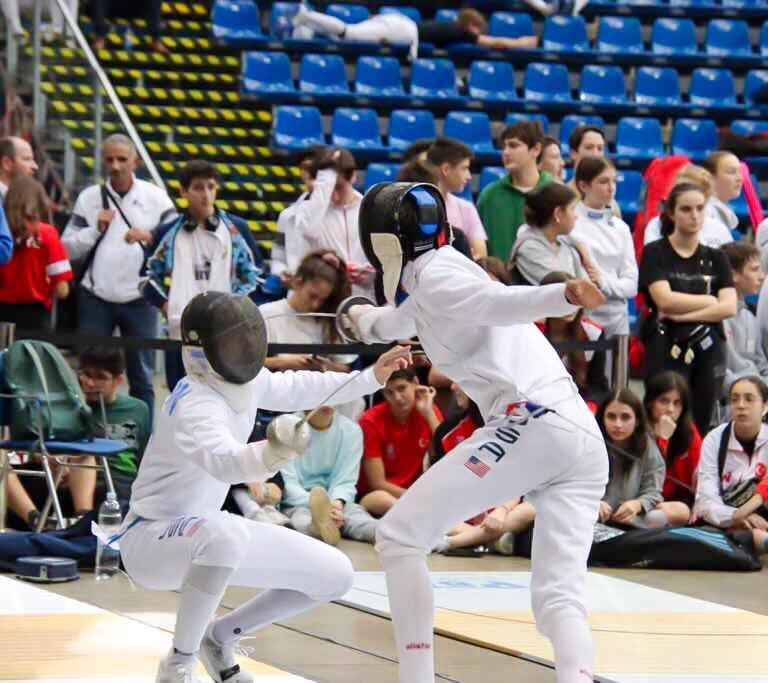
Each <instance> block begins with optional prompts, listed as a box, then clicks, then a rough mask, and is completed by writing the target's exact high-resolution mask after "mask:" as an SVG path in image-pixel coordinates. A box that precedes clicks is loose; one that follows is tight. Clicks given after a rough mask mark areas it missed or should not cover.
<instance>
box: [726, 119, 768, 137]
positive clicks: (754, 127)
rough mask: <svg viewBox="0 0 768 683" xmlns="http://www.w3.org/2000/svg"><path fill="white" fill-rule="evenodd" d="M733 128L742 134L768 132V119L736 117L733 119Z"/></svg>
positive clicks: (735, 131)
mask: <svg viewBox="0 0 768 683" xmlns="http://www.w3.org/2000/svg"><path fill="white" fill-rule="evenodd" d="M731 130H732V131H733V132H734V133H740V134H741V135H750V134H751V133H768V121H755V119H736V120H734V121H731Z"/></svg>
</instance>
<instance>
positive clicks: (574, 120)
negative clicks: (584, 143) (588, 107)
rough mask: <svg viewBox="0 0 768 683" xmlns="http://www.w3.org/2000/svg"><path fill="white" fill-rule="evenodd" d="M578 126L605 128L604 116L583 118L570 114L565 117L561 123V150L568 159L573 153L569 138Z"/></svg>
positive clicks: (579, 115) (580, 115)
mask: <svg viewBox="0 0 768 683" xmlns="http://www.w3.org/2000/svg"><path fill="white" fill-rule="evenodd" d="M578 126H597V127H598V128H605V121H604V120H603V117H602V116H583V115H582V114H568V115H567V116H563V120H562V121H560V150H561V152H562V153H563V156H565V157H567V156H568V155H569V154H570V153H571V148H570V145H569V144H568V138H569V137H570V136H571V133H572V132H573V129H574V128H577V127H578Z"/></svg>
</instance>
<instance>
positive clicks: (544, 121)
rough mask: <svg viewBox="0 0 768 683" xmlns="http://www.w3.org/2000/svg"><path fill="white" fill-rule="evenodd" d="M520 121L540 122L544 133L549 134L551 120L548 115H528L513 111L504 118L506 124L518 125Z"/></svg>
mask: <svg viewBox="0 0 768 683" xmlns="http://www.w3.org/2000/svg"><path fill="white" fill-rule="evenodd" d="M518 121H538V123H539V125H540V126H541V130H542V132H543V133H545V134H546V133H549V119H548V118H547V115H546V114H526V113H523V112H518V111H511V112H509V113H508V114H507V115H506V116H505V117H504V123H517V122H518Z"/></svg>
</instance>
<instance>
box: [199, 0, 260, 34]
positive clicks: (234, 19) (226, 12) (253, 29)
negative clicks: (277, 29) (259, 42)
mask: <svg viewBox="0 0 768 683" xmlns="http://www.w3.org/2000/svg"><path fill="white" fill-rule="evenodd" d="M211 29H212V32H213V35H214V37H215V38H217V39H219V40H228V41H241V40H245V41H247V40H253V39H255V38H261V37H262V33H261V19H260V17H259V8H258V7H257V6H256V3H254V2H253V0H218V1H217V2H216V3H215V4H214V6H213V10H212V12H211Z"/></svg>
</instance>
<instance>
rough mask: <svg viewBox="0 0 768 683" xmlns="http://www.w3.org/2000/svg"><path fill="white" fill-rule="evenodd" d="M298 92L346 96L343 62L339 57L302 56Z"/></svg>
mask: <svg viewBox="0 0 768 683" xmlns="http://www.w3.org/2000/svg"><path fill="white" fill-rule="evenodd" d="M299 90H301V92H303V93H310V94H313V95H347V94H349V85H348V84H347V74H346V71H345V69H344V60H343V59H342V58H341V57H340V56H339V55H304V56H303V57H302V58H301V62H300V63H299Z"/></svg>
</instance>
